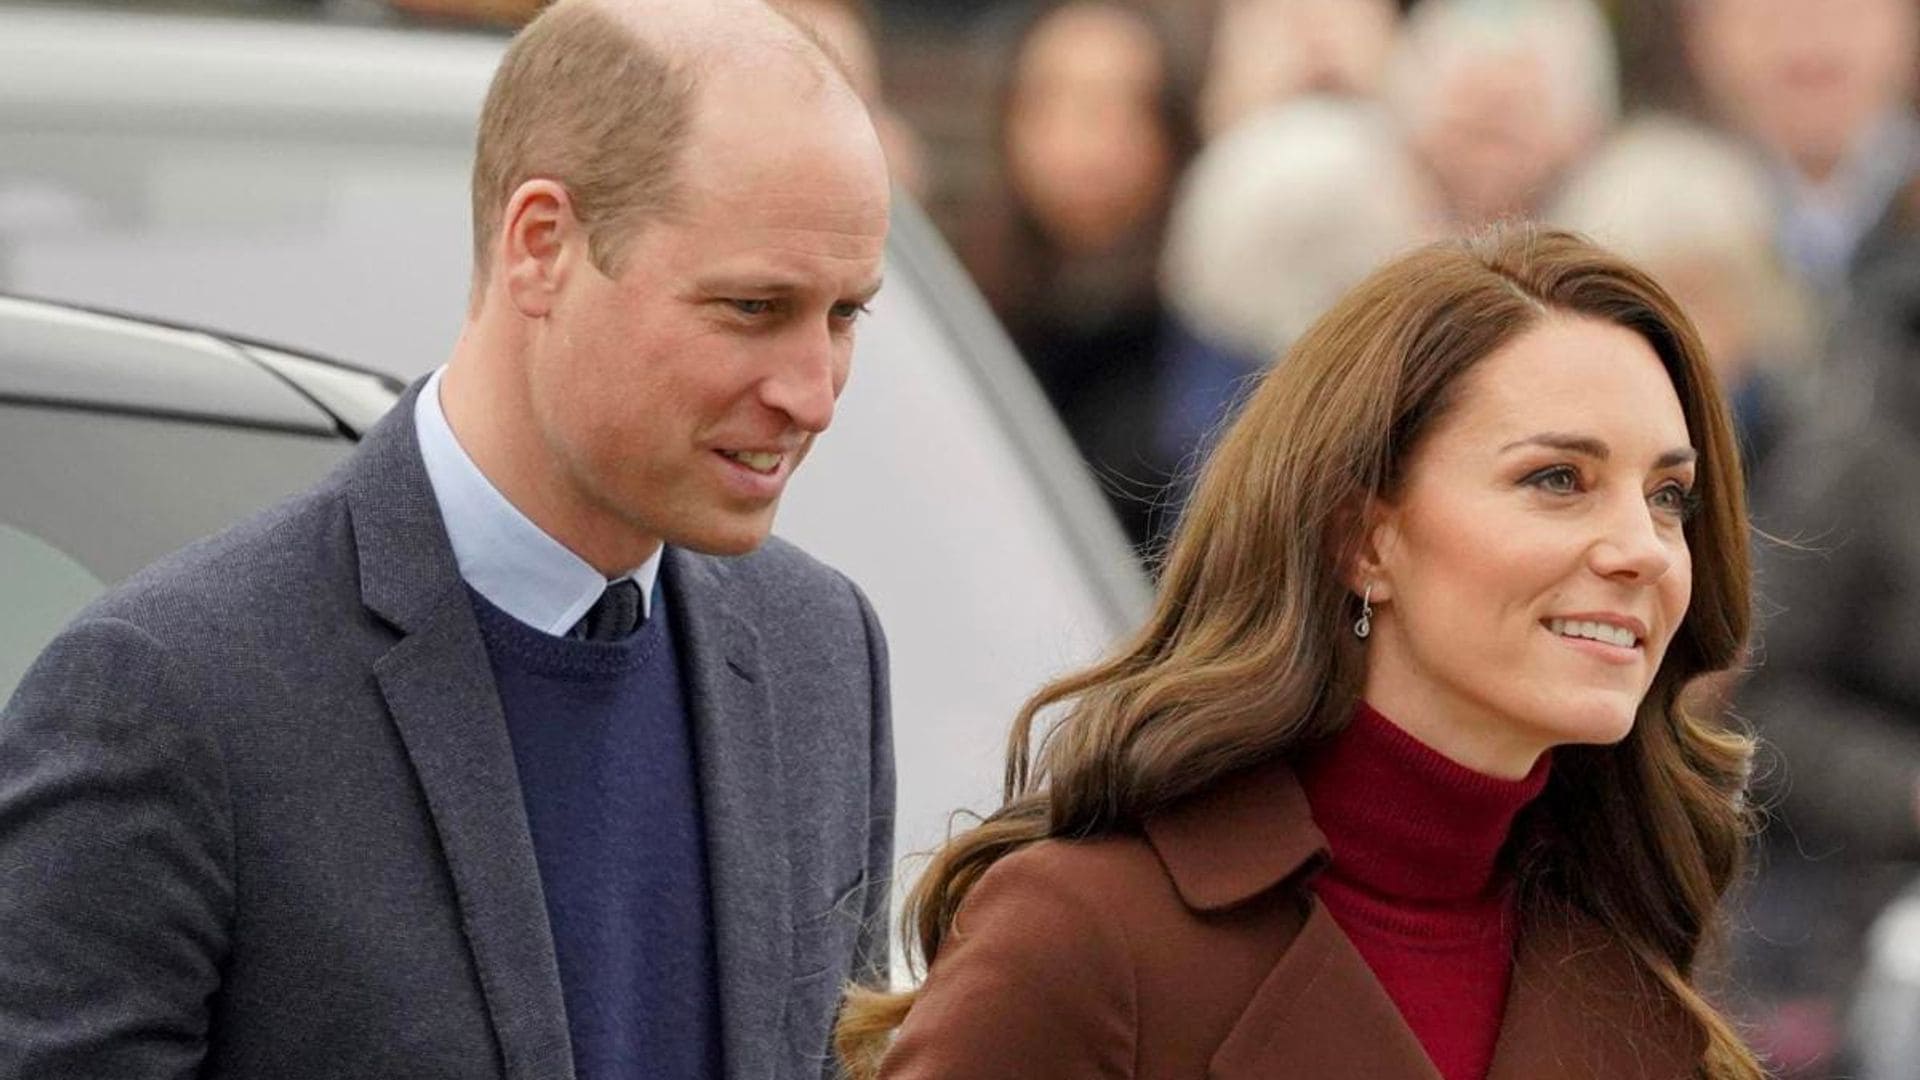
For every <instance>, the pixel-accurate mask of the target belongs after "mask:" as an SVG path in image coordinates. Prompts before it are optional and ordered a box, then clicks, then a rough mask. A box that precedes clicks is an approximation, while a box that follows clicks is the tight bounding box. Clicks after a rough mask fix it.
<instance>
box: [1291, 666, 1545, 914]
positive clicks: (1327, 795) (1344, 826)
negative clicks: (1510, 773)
mask: <svg viewBox="0 0 1920 1080" xmlns="http://www.w3.org/2000/svg"><path fill="white" fill-rule="evenodd" d="M1548 767H1549V755H1548V754H1542V755H1541V756H1540V760H1539V761H1537V762H1536V763H1535V764H1534V767H1533V769H1532V770H1531V771H1530V772H1529V773H1528V774H1527V775H1526V776H1524V777H1522V778H1521V779H1519V780H1506V779H1502V778H1499V777H1494V776H1488V775H1486V774H1484V773H1480V772H1476V771H1474V770H1472V769H1469V768H1467V767H1465V766H1463V765H1460V764H1458V763H1456V762H1454V761H1451V760H1449V759H1448V758H1446V757H1444V756H1443V755H1441V754H1440V753H1439V752H1438V751H1436V750H1434V749H1433V748H1432V747H1429V746H1427V745H1426V744H1425V743H1422V742H1421V741H1420V740H1418V739H1416V738H1414V737H1413V736H1412V735H1410V734H1408V733H1407V731H1406V730H1405V729H1404V728H1401V727H1400V726H1399V725H1397V724H1395V723H1394V722H1393V721H1392V720H1390V719H1388V718H1387V717H1385V716H1383V715H1381V714H1380V713H1379V712H1378V711H1376V710H1375V709H1374V708H1373V707H1372V706H1370V705H1368V704H1366V703H1365V702H1360V703H1358V704H1357V705H1356V706H1355V708H1354V713H1353V719H1352V722H1350V723H1349V724H1348V725H1347V727H1346V728H1345V730H1343V731H1342V732H1340V734H1338V735H1336V736H1334V737H1333V738H1332V739H1331V740H1329V741H1328V742H1326V743H1325V744H1323V745H1321V746H1320V747H1317V748H1316V749H1315V750H1313V751H1312V752H1310V753H1309V754H1308V755H1307V756H1306V758H1305V760H1304V761H1303V762H1302V764H1301V768H1300V771H1299V775H1300V782H1301V786H1302V788H1303V789H1304V790H1305V792H1306V796H1307V802H1308V804H1309V805H1310V806H1311V807H1312V810H1313V818H1314V823H1315V824H1316V825H1318V826H1319V827H1320V829H1321V831H1322V832H1323V833H1324V834H1325V835H1326V838H1327V848H1328V851H1329V854H1330V856H1331V863H1330V866H1329V870H1328V872H1329V873H1332V874H1335V875H1337V876H1338V877H1339V878H1341V879H1342V880H1343V881H1345V882H1348V883H1351V884H1353V885H1355V886H1358V887H1359V888H1360V889H1362V890H1363V891H1365V892H1367V893H1370V894H1373V895H1375V896H1377V897H1381V898H1387V899H1392V900H1398V901H1407V902H1414V903H1421V904H1447V903H1457V902H1462V901H1469V900H1474V899H1481V898H1485V897H1487V896H1489V895H1490V894H1492V893H1495V892H1498V891H1500V882H1499V881H1498V880H1496V879H1497V877H1498V874H1499V870H1500V866H1499V860H1500V854H1501V852H1502V851H1503V850H1504V849H1505V847H1506V842H1507V838H1508V835H1509V834H1510V833H1511V832H1512V828H1513V822H1514V819H1515V818H1516V817H1518V815H1519V814H1520V812H1521V811H1522V810H1524V809H1525V808H1526V807H1527V805H1528V804H1529V803H1531V802H1532V801H1533V800H1534V799H1535V798H1537V797H1538V796H1539V794H1540V792H1541V791H1542V790H1543V789H1544V788H1545V787H1546V783H1547V772H1548Z"/></svg>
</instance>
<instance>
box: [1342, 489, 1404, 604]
mask: <svg viewBox="0 0 1920 1080" xmlns="http://www.w3.org/2000/svg"><path fill="white" fill-rule="evenodd" d="M1342 517H1344V518H1346V520H1347V528H1346V529H1345V530H1343V531H1345V533H1346V535H1348V536H1350V537H1352V539H1351V540H1350V541H1349V542H1348V544H1347V551H1346V557H1345V559H1344V560H1343V561H1342V563H1341V566H1340V581H1341V583H1342V584H1344V585H1345V586H1346V587H1347V589H1348V590H1349V591H1350V592H1352V593H1353V594H1354V595H1355V596H1359V595H1361V594H1362V593H1365V592H1368V591H1369V590H1371V593H1372V597H1373V600H1374V602H1376V603H1377V602H1379V601H1381V600H1387V599H1391V598H1392V596H1393V553H1394V552H1395V551H1396V550H1397V549H1398V547H1399V537H1400V533H1399V515H1398V514H1397V513H1396V511H1395V508H1394V507H1393V505H1392V504H1391V503H1389V502H1387V501H1386V500H1385V499H1382V498H1381V497H1380V496H1378V495H1373V494H1367V495H1362V496H1360V497H1359V498H1358V499H1357V500H1356V501H1355V502H1354V504H1353V507H1352V509H1351V510H1350V511H1347V512H1345V513H1343V514H1342Z"/></svg>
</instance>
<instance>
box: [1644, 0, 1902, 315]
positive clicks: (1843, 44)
mask: <svg viewBox="0 0 1920 1080" xmlns="http://www.w3.org/2000/svg"><path fill="white" fill-rule="evenodd" d="M1682 12H1683V18H1684V21H1685V34H1686V42H1687V51H1688V55H1689V59H1690V61H1691V64H1692V66H1693V69H1694V72H1695V75H1696V77H1697V79H1698V81H1699V83H1700V85H1701V87H1702V89H1703V91H1704V92H1705V94H1706V97H1707V98H1708V99H1709V101H1710V102H1711V104H1712V106H1713V107H1714V109H1715V110H1716V111H1717V113H1718V114H1719V115H1720V117H1721V118H1722V119H1723V120H1724V121H1725V122H1726V123H1727V124H1728V126H1729V127H1730V128H1731V129H1732V130H1733V131H1735V132H1737V133H1739V134H1741V135H1743V136H1745V137H1746V138H1749V139H1751V140H1752V141H1753V142H1754V143H1755V144H1756V145H1757V146H1759V147H1760V149H1761V150H1762V151H1763V152H1764V153H1765V154H1766V155H1767V157H1768V159H1769V160H1770V161H1771V162H1772V163H1773V173H1774V187H1775V191H1774V195H1775V201H1776V205H1777V207H1778V211H1777V212H1778V222H1779V224H1778V229H1779V235H1780V245H1781V248H1782V250H1783V251H1785V252H1786V254H1787V256H1788V258H1790V259H1791V260H1792V261H1793V263H1794V265H1795V266H1796V267H1797V268H1798V269H1799V270H1800V271H1801V273H1803V274H1804V275H1805V276H1806V277H1807V278H1808V279H1809V280H1810V281H1811V282H1813V283H1814V285H1815V286H1816V287H1817V288H1818V289H1820V290H1821V291H1822V292H1823V293H1824V294H1825V296H1826V298H1827V300H1828V301H1829V305H1830V306H1831V305H1833V304H1837V303H1838V301H1839V300H1840V299H1841V298H1842V294H1843V293H1844V292H1845V290H1846V287H1847V285H1848V283H1849V281H1850V280H1851V279H1852V278H1853V277H1854V276H1855V275H1856V274H1857V272H1858V271H1859V270H1860V269H1861V268H1862V267H1863V266H1864V265H1865V264H1866V263H1868V262H1871V261H1873V260H1875V259H1877V258H1882V257H1892V258H1899V257H1901V256H1900V255H1899V254H1898V252H1897V251H1896V249H1898V248H1902V247H1907V246H1910V245H1912V244H1914V243H1915V242H1916V237H1915V235H1914V234H1915V230H1916V229H1917V228H1920V222H1914V221H1912V220H1910V219H1909V218H1905V217H1902V215H1901V213H1900V211H1899V209H1898V208H1899V207H1900V206H1901V205H1903V203H1904V202H1910V201H1911V199H1912V197H1913V194H1912V190H1911V189H1912V188H1913V187H1914V186H1915V183H1916V177H1917V176H1920V120H1916V118H1915V115H1914V109H1913V104H1912V96H1913V92H1914V87H1915V74H1916V70H1917V69H1920V3H1916V0H1818V2H1809V0H1685V2H1684V3H1683V4H1682Z"/></svg>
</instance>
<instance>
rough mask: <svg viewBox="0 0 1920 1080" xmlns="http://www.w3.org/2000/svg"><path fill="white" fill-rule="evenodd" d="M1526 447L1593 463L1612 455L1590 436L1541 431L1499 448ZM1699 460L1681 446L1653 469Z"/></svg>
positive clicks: (1673, 466) (1693, 451)
mask: <svg viewBox="0 0 1920 1080" xmlns="http://www.w3.org/2000/svg"><path fill="white" fill-rule="evenodd" d="M1527 446H1544V447H1546V448H1548V449H1549V450H1561V451H1565V452H1566V453H1569V454H1579V455H1581V456H1582V457H1590V458H1592V459H1594V460H1595V461H1605V460H1607V458H1609V457H1611V456H1612V454H1613V452H1612V451H1611V450H1609V449H1608V448H1607V444H1606V443H1604V442H1602V441H1600V440H1599V439H1596V438H1594V437H1593V436H1591V435H1571V434H1567V433H1565V432H1558V431H1543V432H1541V433H1540V434H1538V435H1529V436H1527V437H1526V438H1524V439H1516V440H1514V441H1513V442H1510V443H1508V444H1507V445H1505V446H1503V447H1501V448H1500V452H1501V453H1503V454H1504V453H1506V452H1507V451H1509V450H1518V449H1520V448H1522V447H1527ZM1699 459H1700V451H1698V450H1695V449H1694V448H1693V447H1691V446H1681V447H1676V448H1674V449H1672V450H1669V451H1667V452H1666V453H1664V454H1661V455H1660V456H1659V457H1658V458H1656V459H1654V462H1653V467H1654V468H1656V469H1671V468H1675V467H1677V466H1680V465H1691V464H1693V463H1694V462H1695V461H1698V460H1699Z"/></svg>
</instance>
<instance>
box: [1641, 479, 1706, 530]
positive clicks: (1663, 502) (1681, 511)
mask: <svg viewBox="0 0 1920 1080" xmlns="http://www.w3.org/2000/svg"><path fill="white" fill-rule="evenodd" d="M1649 501H1650V502H1652V503H1653V505H1654V506H1656V507H1658V508H1659V509H1661V510H1664V511H1666V512H1667V513H1669V514H1672V515H1673V516H1675V517H1677V518H1679V519H1681V520H1682V521H1684V520H1686V519H1687V518H1690V517H1692V516H1693V514H1694V511H1695V510H1697V509H1699V507H1700V497H1699V496H1698V495H1695V494H1694V493H1693V492H1692V491H1690V490H1688V489H1687V488H1685V487H1682V486H1681V485H1679V484H1665V485H1662V486H1661V488H1660V489H1659V490H1658V491H1655V492H1654V493H1653V494H1652V496H1650V497H1649Z"/></svg>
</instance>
